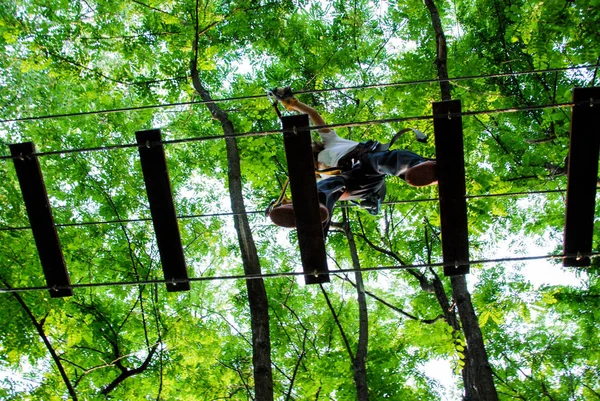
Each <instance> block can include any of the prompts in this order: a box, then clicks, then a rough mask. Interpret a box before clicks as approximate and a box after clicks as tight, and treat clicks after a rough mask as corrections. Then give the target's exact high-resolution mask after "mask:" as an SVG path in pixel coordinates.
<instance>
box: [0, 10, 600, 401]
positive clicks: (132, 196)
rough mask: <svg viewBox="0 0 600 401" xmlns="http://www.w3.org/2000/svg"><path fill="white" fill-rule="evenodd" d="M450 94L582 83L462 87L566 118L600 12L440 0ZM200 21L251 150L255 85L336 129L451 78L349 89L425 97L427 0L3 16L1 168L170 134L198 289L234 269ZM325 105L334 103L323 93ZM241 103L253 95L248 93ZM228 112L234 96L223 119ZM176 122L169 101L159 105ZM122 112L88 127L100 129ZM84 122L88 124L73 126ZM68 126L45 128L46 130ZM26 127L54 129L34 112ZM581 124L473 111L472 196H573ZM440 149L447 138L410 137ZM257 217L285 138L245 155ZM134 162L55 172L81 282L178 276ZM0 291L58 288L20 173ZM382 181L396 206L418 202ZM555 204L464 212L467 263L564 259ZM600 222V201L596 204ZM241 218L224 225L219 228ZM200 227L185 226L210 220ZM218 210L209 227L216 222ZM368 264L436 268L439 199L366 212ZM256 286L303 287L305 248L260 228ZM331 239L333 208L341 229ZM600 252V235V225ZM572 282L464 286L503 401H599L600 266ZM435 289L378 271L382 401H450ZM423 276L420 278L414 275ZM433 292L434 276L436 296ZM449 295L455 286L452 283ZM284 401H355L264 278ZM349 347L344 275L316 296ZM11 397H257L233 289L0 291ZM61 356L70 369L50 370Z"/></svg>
mask: <svg viewBox="0 0 600 401" xmlns="http://www.w3.org/2000/svg"><path fill="white" fill-rule="evenodd" d="M436 4H437V6H438V8H439V10H440V13H441V15H442V21H443V25H444V29H445V31H446V35H447V40H448V68H449V74H450V76H451V77H460V76H478V75H486V74H510V73H517V72H523V71H530V70H546V69H556V68H564V67H572V66H580V65H591V67H589V68H582V69H576V70H570V71H555V72H545V73H538V74H531V75H519V76H507V77H501V78H477V79H475V78H473V79H469V80H461V81H456V82H454V83H453V85H452V90H453V98H455V99H460V100H461V101H462V107H463V110H495V109H504V108H511V107H524V106H534V105H545V104H559V103H564V102H569V101H570V100H571V90H572V88H573V87H588V86H594V85H598V82H599V81H600V79H598V78H597V67H595V65H596V66H597V64H598V61H599V60H600V59H599V56H600V32H599V31H598V26H600V2H599V1H598V0H583V1H577V2H568V1H563V2H559V1H547V2H529V1H522V0H511V1H508V0H455V1H446V0H444V1H437V2H436ZM196 24H198V27H199V43H198V45H199V46H198V61H199V63H198V68H199V69H200V74H201V78H202V80H203V82H204V83H205V85H206V86H207V88H208V89H209V90H210V92H211V95H212V96H213V98H214V99H230V100H225V101H221V102H219V105H220V107H222V108H223V109H224V110H226V111H227V112H228V113H229V118H230V119H231V121H232V122H233V123H234V127H235V129H236V132H238V133H245V132H256V131H268V130H276V129H279V121H278V119H277V116H276V114H275V113H274V112H273V110H272V108H271V105H270V103H269V101H268V99H267V98H266V96H263V95H264V94H265V89H267V88H272V87H275V86H281V85H290V86H292V87H293V88H294V89H296V90H304V91H309V92H310V93H307V94H304V95H300V98H301V100H303V101H305V102H306V103H308V104H311V105H312V106H314V107H316V108H317V109H318V110H319V111H321V112H322V113H323V115H324V117H325V119H326V121H327V122H331V123H344V122H354V121H369V120H377V119H383V118H394V117H408V116H422V115H429V114H431V102H433V101H438V100H440V95H439V87H438V84H437V83H436V82H432V83H421V84H411V85H396V86H389V87H377V88H372V87H371V88H361V89H352V90H325V89H331V88H340V87H344V86H369V85H373V84H377V83H393V82H400V81H419V80H425V81H427V80H433V79H435V78H436V74H437V73H436V68H435V65H434V61H435V54H436V48H435V46H436V42H435V35H434V32H433V29H432V26H431V20H430V17H429V14H428V12H427V9H426V7H425V6H424V5H423V3H422V2H420V1H416V0H408V1H404V2H387V1H383V0H381V1H379V0H373V1H367V0H355V1H353V2H345V1H334V2H323V1H310V0H260V1H250V0H236V1H220V0H216V1H215V0H206V1H204V0H197V1H189V0H176V1H175V0H167V1H155V0H143V1H138V0H119V1H106V0H81V1H67V0H57V1H45V0H12V1H8V2H7V1H2V2H1V6H0V49H1V55H2V57H0V69H1V70H2V72H3V73H2V75H1V76H0V97H1V99H2V101H1V104H0V120H2V121H1V122H0V141H1V142H0V145H1V146H0V154H1V155H8V154H9V152H8V146H6V145H8V144H11V143H18V142H26V141H32V142H34V143H35V145H36V148H37V150H38V151H41V152H44V151H50V150H60V149H81V148H96V147H104V146H108V145H123V144H130V143H133V142H135V136H134V133H135V132H136V131H138V130H142V129H149V128H160V129H161V130H162V132H163V135H164V138H165V139H169V140H175V139H183V138H195V139H198V140H197V141H194V142H189V143H178V144H171V145H166V146H165V149H166V154H167V160H168V166H169V174H170V178H171V185H172V190H173V194H174V199H175V205H176V209H177V214H178V215H179V216H188V217H187V218H182V219H180V220H179V227H180V231H181V237H182V242H183V245H184V251H185V257H186V262H187V265H188V271H189V274H190V276H193V277H207V278H209V277H214V276H228V275H239V274H242V272H243V270H242V267H241V262H240V252H239V249H238V245H237V241H236V237H235V231H234V228H233V220H232V217H231V216H230V215H227V214H226V213H228V212H229V211H230V209H229V200H228V193H227V157H226V150H225V143H224V142H223V141H222V140H221V139H217V140H200V139H205V138H207V137H211V136H218V135H222V134H223V132H222V130H221V126H220V124H218V122H216V121H215V120H214V119H213V118H212V116H211V115H210V113H209V112H208V110H207V109H206V108H205V107H204V106H203V105H201V104H193V103H194V102H196V101H198V100H199V98H198V97H197V95H196V94H195V92H194V90H193V87H192V84H191V80H190V77H189V74H190V60H191V59H192V58H193V57H194V54H193V49H192V43H193V40H194V37H195V28H196ZM323 90H325V91H323ZM245 97H250V98H249V99H238V98H245ZM232 98H233V99H232ZM160 104H163V105H164V104H169V105H170V106H168V107H147V108H140V107H143V106H154V105H160ZM131 107H135V108H139V109H136V110H121V111H118V112H104V113H92V112H95V111H98V110H116V109H125V108H131ZM80 113H83V114H80ZM48 116H54V117H52V118H40V117H48ZM29 117H38V118H31V119H29ZM570 120H571V114H570V110H569V109H568V108H552V109H542V110H535V111H520V112H513V113H503V114H480V115H476V116H469V117H463V127H464V141H465V142H464V143H465V154H466V161H465V163H466V170H467V193H468V194H470V195H478V194H491V193H494V194H498V193H508V192H523V191H536V190H555V189H565V187H566V177H565V176H564V171H565V169H564V163H565V157H566V156H567V153H568V144H569V127H570ZM410 124H411V125H410V126H412V127H414V128H418V129H420V130H422V131H423V132H426V133H427V134H429V135H430V136H432V135H433V126H432V123H431V120H419V121H416V122H411V123H410ZM407 126H408V125H407V124H400V123H390V124H379V125H369V126H361V127H359V128H357V127H354V128H347V129H340V130H339V131H338V133H339V134H340V135H341V136H343V137H346V138H349V139H352V140H356V141H362V140H366V139H377V140H381V141H387V140H388V139H389V138H390V137H391V135H393V133H395V132H397V131H398V130H399V129H401V128H405V127H407ZM399 142H400V143H399V145H398V146H399V147H405V148H410V150H412V151H414V152H417V153H420V154H422V155H424V156H426V157H434V155H435V149H434V145H433V141H432V140H430V141H429V143H427V144H422V143H418V142H415V141H414V140H413V138H409V137H408V135H405V136H404V137H402V138H401V140H400V141H399ZM238 146H239V148H240V157H241V167H242V175H243V176H242V179H243V182H244V189H245V193H244V196H245V201H246V205H248V211H249V212H250V211H260V210H263V209H264V208H265V207H266V206H267V205H268V203H269V202H270V200H271V199H273V198H274V197H276V196H277V194H278V193H279V191H280V188H281V185H282V183H283V182H284V180H285V175H286V161H285V154H284V150H283V145H282V139H281V136H280V135H265V136H250V137H244V138H240V139H238ZM138 159H139V156H138V152H137V149H136V148H135V147H132V148H121V149H113V150H96V151H87V152H82V153H69V154H58V155H56V154H55V155H49V156H45V157H40V158H39V161H40V164H41V168H42V172H43V175H44V179H45V183H46V187H47V191H48V195H49V199H50V203H51V206H52V211H53V214H54V218H55V221H56V222H57V223H58V224H62V225H63V226H60V227H59V228H58V234H59V237H60V241H61V244H62V248H63V253H64V256H65V260H66V264H67V267H68V270H69V273H70V277H71V282H72V283H74V284H78V283H115V282H117V283H118V282H131V281H139V280H148V279H155V278H159V279H160V278H162V270H161V265H160V257H159V254H158V249H157V245H156V240H155V236H154V229H153V226H152V223H151V222H150V221H147V220H146V221H141V222H121V223H118V222H117V223H105V224H89V225H66V226H65V224H68V223H87V222H108V221H115V220H116V221H119V220H127V219H145V218H149V217H150V213H149V206H148V199H147V196H146V190H145V187H144V181H143V177H142V171H141V166H140V163H139V160H138ZM0 182H1V185H0V228H2V230H1V231H0V280H1V282H2V284H1V285H2V286H3V287H5V288H8V287H28V286H43V285H45V281H44V276H43V273H42V268H41V265H40V261H39V257H38V254H37V250H36V247H35V243H34V241H33V236H32V233H31V230H29V229H6V230H5V229H4V228H11V227H12V228H15V227H27V226H28V225H29V221H28V218H27V213H26V210H25V206H24V203H23V198H22V195H21V192H20V188H19V184H18V181H17V177H16V173H15V170H14V166H13V164H12V161H11V160H10V159H4V160H0ZM436 196H437V189H436V188H435V187H427V188H424V189H415V188H411V187H408V186H407V185H405V184H404V183H402V182H401V180H400V179H396V178H393V179H388V199H387V200H390V201H400V200H414V199H428V198H435V197H436ZM564 204H565V199H564V196H563V194H562V193H558V194H556V193H554V194H545V195H536V196H529V197H526V198H523V197H495V198H477V199H470V200H469V202H468V213H469V232H470V241H471V256H472V258H473V259H475V258H485V257H486V256H488V255H490V254H491V253H494V252H496V250H497V248H498V244H500V243H503V244H509V246H510V247H511V248H512V249H514V250H518V249H521V250H523V252H528V247H530V246H532V244H535V243H536V242H537V243H543V245H544V246H545V247H546V249H553V248H554V249H555V250H557V251H558V252H560V248H561V246H560V243H561V235H562V226H563V224H564ZM596 210H597V213H596V216H598V215H599V213H598V206H596ZM223 213H225V214H223ZM206 214H209V216H205V217H190V216H197V215H206ZM214 214H217V215H214ZM349 216H350V221H351V226H352V229H353V231H354V232H355V234H356V240H357V246H358V253H359V258H360V262H361V265H362V266H365V267H372V266H382V265H384V266H389V265H402V264H415V263H428V262H436V261H439V260H441V244H440V241H439V225H440V218H439V208H438V206H437V203H436V202H420V203H400V204H396V205H389V206H385V207H384V209H383V211H382V213H381V215H380V216H371V215H369V214H368V213H365V212H364V211H362V210H359V209H357V208H352V209H351V211H350V213H349ZM249 217H250V222H251V226H252V231H253V232H252V234H253V236H254V238H255V241H256V243H257V247H258V253H259V257H260V262H261V266H262V270H263V272H264V273H278V272H290V271H300V266H299V260H300V258H299V252H298V250H297V248H296V239H295V233H294V232H290V231H286V230H284V229H281V228H278V227H275V226H273V225H271V224H269V222H268V220H267V219H266V218H264V217H263V215H262V214H261V213H252V214H250V215H249ZM339 219H341V214H340V213H339V212H336V214H335V215H334V220H339ZM595 228H596V229H595V231H594V233H595V234H594V249H595V250H596V251H598V247H599V245H598V244H599V243H600V234H599V233H600V227H599V222H598V219H596V225H595ZM327 245H328V252H329V255H330V262H329V263H330V266H331V267H332V268H334V267H337V266H340V267H343V268H349V267H351V266H352V263H351V258H350V254H349V250H348V245H347V242H346V236H344V235H343V234H342V233H339V232H336V231H335V230H334V231H333V232H332V233H331V235H330V237H329V239H328V244H327ZM594 263H595V265H594V266H592V268H590V269H587V270H585V271H573V270H570V271H569V272H568V273H569V274H571V275H576V276H577V277H579V278H580V282H581V285H579V286H569V285H546V286H541V287H540V286H537V287H536V286H533V285H532V284H531V283H529V282H528V277H527V274H526V273H527V264H524V265H523V266H522V267H521V268H520V269H521V270H520V271H519V269H518V268H515V266H513V265H509V264H499V265H483V266H482V267H474V268H473V274H472V275H471V276H470V277H469V280H470V282H472V283H473V284H474V288H473V303H474V306H475V308H476V310H477V312H478V315H479V320H480V325H481V326H482V330H483V334H484V338H485V339H486V345H487V347H488V353H489V357H490V363H491V364H492V367H493V369H494V373H495V378H496V385H497V388H498V392H499V394H500V397H501V399H507V400H508V399H523V400H529V399H546V400H556V401H558V400H574V399H600V386H599V384H598V383H600V372H599V370H598V366H600V353H599V351H598V346H597V345H598V344H597V343H598V328H599V327H598V322H599V321H600V319H599V316H598V314H599V312H598V311H599V310H600V308H599V305H598V302H599V301H598V299H599V298H598V297H599V291H600V283H599V277H600V276H599V271H598V260H597V259H596V260H595V261H594ZM436 273H440V272H437V271H436V270H431V269H422V271H420V272H418V274H416V275H415V274H409V273H407V272H406V271H403V270H395V271H388V272H369V273H365V274H364V280H365V287H366V290H367V291H368V292H369V295H368V297H367V302H368V312H369V348H368V356H367V375H368V382H369V393H370V396H371V398H372V399H375V400H379V399H392V400H437V399H440V398H441V397H442V394H444V392H445V391H450V393H452V392H453V391H455V390H456V389H450V390H448V389H446V390H444V388H443V386H442V384H441V383H440V382H439V381H437V380H436V379H435V377H434V376H433V375H432V374H431V372H429V371H427V370H426V369H425V366H428V367H429V366H432V363H434V362H435V361H446V362H447V363H445V364H444V365H443V367H444V368H445V369H453V370H454V371H456V372H458V371H459V370H460V367H461V366H462V363H463V362H462V360H461V358H463V357H464V354H463V350H464V341H463V339H462V338H461V336H460V335H458V334H457V333H456V332H455V331H453V329H452V327H451V326H450V325H449V323H448V321H447V320H444V319H439V318H438V317H439V316H440V315H442V316H443V315H444V313H445V311H444V310H442V308H441V307H440V304H439V303H438V302H437V300H436V297H435V296H434V295H433V294H432V293H431V292H429V291H425V290H424V289H425V288H424V286H423V284H427V283H428V282H429V283H430V282H431V281H432V280H434V279H435V278H436V277H437V274H436ZM418 277H421V279H418ZM437 278H438V279H440V278H439V277H437ZM441 282H442V283H443V284H444V285H445V291H446V293H447V294H450V289H449V284H448V282H447V281H446V279H445V278H441ZM265 284H266V287H267V295H268V298H269V315H270V319H271V320H270V327H271V343H272V344H271V345H272V360H273V372H274V392H275V398H276V399H280V400H307V399H335V400H352V399H356V388H355V386H354V382H353V367H352V363H351V362H350V360H349V358H348V354H347V352H346V347H345V345H344V339H343V338H342V336H341V334H340V331H339V328H338V327H337V325H336V320H335V319H334V317H333V315H332V313H331V311H330V309H329V308H328V306H327V303H326V301H325V298H324V295H323V293H322V292H321V291H320V289H319V288H318V287H317V288H315V287H307V286H304V284H303V282H302V279H299V280H296V279H293V278H283V277H276V278H270V279H267V280H265ZM325 289H326V291H327V294H328V297H329V298H330V300H331V303H332V305H333V307H334V310H335V313H336V319H337V320H338V321H339V322H340V323H341V325H342V326H343V328H344V331H345V333H346V335H347V340H348V342H349V344H350V345H351V347H355V346H356V343H357V338H358V337H357V336H358V317H359V310H358V305H357V304H356V300H355V298H356V295H355V294H356V290H355V288H354V287H353V285H352V283H351V279H350V278H349V277H345V276H343V275H333V276H332V283H331V284H329V285H327V286H325ZM0 316H1V317H2V321H3V324H2V325H0V378H2V383H0V398H3V399H11V400H12V399H14V400H34V399H43V400H59V399H67V398H73V399H75V398H79V399H90V400H91V399H105V398H106V397H109V398H113V399H122V400H127V399H131V400H134V399H157V400H160V399H164V400H172V399H181V400H188V399H189V400H191V399H194V400H218V399H232V400H246V399H251V398H252V397H253V389H252V387H253V383H252V380H253V378H252V377H253V376H252V361H251V356H252V350H251V349H252V345H251V333H250V311H249V309H248V302H247V295H246V288H245V286H244V283H243V281H241V280H217V281H208V280H207V281H202V282H194V283H192V290H191V291H189V292H182V293H167V291H166V289H165V287H164V285H162V284H161V285H148V284H147V285H134V286H124V285H114V286H109V287H97V288H86V289H76V290H75V295H74V296H73V297H69V298H64V299H56V298H50V296H49V294H48V292H44V291H33V292H24V293H14V294H10V293H3V294H0ZM50 349H52V350H53V353H54V356H53V355H52V353H51V352H50Z"/></svg>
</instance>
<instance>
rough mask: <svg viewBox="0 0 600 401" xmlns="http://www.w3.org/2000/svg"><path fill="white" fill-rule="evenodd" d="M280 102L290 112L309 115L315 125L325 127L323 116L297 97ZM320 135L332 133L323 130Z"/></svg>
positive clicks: (327, 129) (328, 130)
mask: <svg viewBox="0 0 600 401" xmlns="http://www.w3.org/2000/svg"><path fill="white" fill-rule="evenodd" d="M279 102H280V103H281V104H283V106H284V107H285V108H286V109H288V110H295V111H298V112H300V113H306V114H308V117H309V118H310V119H311V121H312V123H313V125H325V124H326V123H325V120H323V117H321V114H319V112H318V111H317V110H315V109H314V108H312V107H310V106H309V105H307V104H304V103H302V102H301V101H299V100H298V99H296V98H295V97H289V98H285V99H280V100H279ZM318 132H319V133H320V134H321V133H322V134H327V133H329V132H331V130H330V129H329V128H322V129H320V130H319V131H318Z"/></svg>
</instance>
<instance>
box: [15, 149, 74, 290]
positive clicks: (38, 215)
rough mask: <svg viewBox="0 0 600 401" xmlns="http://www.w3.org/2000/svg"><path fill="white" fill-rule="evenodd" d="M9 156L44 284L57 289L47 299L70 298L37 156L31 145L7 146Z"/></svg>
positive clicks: (69, 283) (64, 265)
mask: <svg viewBox="0 0 600 401" xmlns="http://www.w3.org/2000/svg"><path fill="white" fill-rule="evenodd" d="M10 153H11V155H12V156H17V157H18V158H15V159H13V161H14V164H15V170H16V171H17V177H18V179H19V184H20V185H21V192H22V194H23V199H24V201H25V208H26V209H27V216H28V217H29V223H30V224H31V230H32V232H33V238H34V240H35V245H36V246H37V250H38V254H39V257H40V262H41V264H42V269H43V270H44V276H45V277H46V284H47V285H48V287H56V288H57V289H56V290H54V289H53V290H50V296H51V297H52V298H62V297H70V296H72V295H73V290H72V289H71V288H68V287H70V286H71V280H70V279H69V272H68V271H67V266H66V264H65V258H64V256H63V253H62V249H61V247H60V240H59V239H58V233H57V232H56V225H55V224H54V218H53V217H52V209H51V208H50V201H49V200H48V193H47V192H46V185H45V184H44V178H43V177H42V170H41V168H40V163H39V161H38V159H37V157H35V156H32V154H33V153H35V146H34V144H33V142H25V143H19V144H14V145H10Z"/></svg>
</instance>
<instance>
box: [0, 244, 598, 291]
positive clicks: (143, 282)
mask: <svg viewBox="0 0 600 401" xmlns="http://www.w3.org/2000/svg"><path fill="white" fill-rule="evenodd" d="M598 256H600V253H598V252H596V253H588V254H577V255H564V254H562V255H538V256H521V257H513V258H498V259H480V260H470V261H462V262H456V263H444V262H440V263H426V264H411V265H402V266H377V267H365V268H361V269H337V270H330V271H329V272H330V273H331V274H335V273H353V272H371V271H393V270H407V269H422V268H426V267H446V266H448V267H452V266H461V265H463V266H464V265H469V266H472V265H479V264H491V263H502V262H526V261H531V260H541V259H565V258H577V259H580V258H584V257H589V258H596V257H598ZM304 275H305V273H303V272H279V273H263V274H238V275H226V276H207V277H190V278H189V279H179V280H175V279H173V280H165V279H149V280H140V281H117V282H105V283H83V284H71V285H69V286H54V287H49V286H37V287H16V288H6V287H5V288H0V293H16V292H32V291H60V290H66V289H75V288H91V287H126V286H134V285H148V284H163V283H164V284H167V283H168V284H174V285H177V284H178V283H182V284H183V283H187V282H196V281H224V280H257V279H265V278H275V277H297V276H304Z"/></svg>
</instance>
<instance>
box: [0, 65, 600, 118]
mask: <svg viewBox="0 0 600 401" xmlns="http://www.w3.org/2000/svg"><path fill="white" fill-rule="evenodd" d="M597 67H598V66H597V65H582V66H576V67H561V68H549V69H545V70H532V71H522V72H508V73H499V74H487V75H467V76H463V77H456V78H446V79H439V78H438V79H422V80H412V81H400V82H391V83H376V84H366V85H354V86H343V87H339V88H336V87H333V88H326V89H311V90H300V91H296V92H294V93H296V94H307V93H323V92H334V91H348V90H354V89H376V88H389V87H395V86H407V85H422V84H431V83H440V82H460V81H467V80H473V79H488V78H504V77H515V76H522V75H532V74H545V73H552V72H564V71H573V70H581V69H590V68H597ZM261 98H266V95H249V96H239V97H229V98H221V99H212V100H209V101H206V100H198V101H188V102H176V103H162V104H155V105H147V106H133V107H122V108H116V109H105V110H95V111H82V112H74V113H63V114H49V115H45V116H31V117H21V118H11V119H5V120H0V124H1V123H12V122H23V121H35V120H48V119H55V118H65V117H78V116H89V115H98V114H110V113H123V112H127V111H140V110H149V109H161V108H169V107H177V106H189V105H201V104H209V103H222V102H231V101H241V100H254V99H261Z"/></svg>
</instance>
